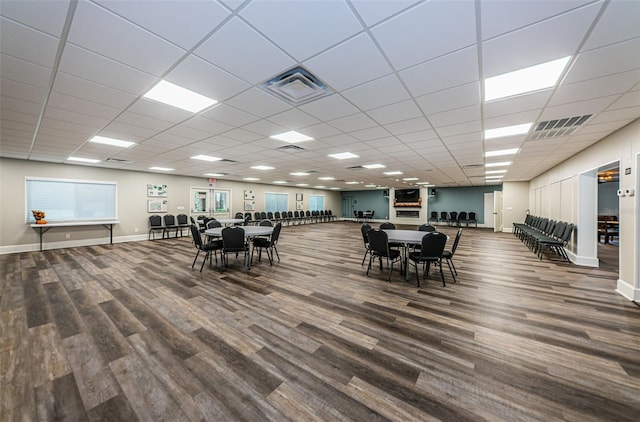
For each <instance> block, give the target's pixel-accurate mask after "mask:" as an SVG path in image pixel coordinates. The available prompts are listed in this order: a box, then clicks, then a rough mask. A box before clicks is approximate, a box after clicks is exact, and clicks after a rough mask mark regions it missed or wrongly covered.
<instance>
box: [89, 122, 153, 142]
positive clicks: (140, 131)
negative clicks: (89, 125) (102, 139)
mask: <svg viewBox="0 0 640 422" xmlns="http://www.w3.org/2000/svg"><path fill="white" fill-rule="evenodd" d="M155 134H156V131H154V130H149V129H147V128H143V127H140V126H135V125H130V124H127V123H122V122H111V123H109V124H108V125H107V126H106V127H105V128H104V129H102V130H101V131H100V133H98V135H100V136H106V137H107V138H115V139H123V140H126V141H132V142H140V141H142V140H144V139H146V138H150V137H151V136H153V135H155Z"/></svg>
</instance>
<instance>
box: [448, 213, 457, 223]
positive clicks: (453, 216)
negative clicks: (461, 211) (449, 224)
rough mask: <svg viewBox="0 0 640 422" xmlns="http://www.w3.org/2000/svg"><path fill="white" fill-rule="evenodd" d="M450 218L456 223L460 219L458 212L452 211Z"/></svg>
mask: <svg viewBox="0 0 640 422" xmlns="http://www.w3.org/2000/svg"><path fill="white" fill-rule="evenodd" d="M449 217H450V218H451V221H456V220H457V219H458V211H451V212H450V213H449Z"/></svg>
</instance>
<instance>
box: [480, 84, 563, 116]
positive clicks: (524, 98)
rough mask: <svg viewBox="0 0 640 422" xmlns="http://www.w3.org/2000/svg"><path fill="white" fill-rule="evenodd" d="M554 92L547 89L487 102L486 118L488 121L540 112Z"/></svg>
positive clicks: (485, 105)
mask: <svg viewBox="0 0 640 422" xmlns="http://www.w3.org/2000/svg"><path fill="white" fill-rule="evenodd" d="M552 92H553V90H551V89H546V90H543V91H538V92H534V93H531V94H525V95H518V96H515V97H509V98H504V99H500V100H495V101H489V102H485V103H484V104H483V108H484V118H485V119H488V118H491V117H497V116H502V115H505V114H513V113H520V112H522V111H528V110H540V109H541V108H542V107H544V105H545V104H546V103H547V101H549V97H550V96H551V94H552Z"/></svg>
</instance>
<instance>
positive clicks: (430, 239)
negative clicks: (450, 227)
mask: <svg viewBox="0 0 640 422" xmlns="http://www.w3.org/2000/svg"><path fill="white" fill-rule="evenodd" d="M446 244H447V235H446V234H444V233H440V232H429V233H426V234H425V235H424V237H423V238H422V245H421V247H420V258H423V259H424V258H429V259H440V258H442V254H443V253H444V247H445V245H446Z"/></svg>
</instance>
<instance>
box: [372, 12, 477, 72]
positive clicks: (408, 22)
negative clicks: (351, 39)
mask: <svg viewBox="0 0 640 422" xmlns="http://www.w3.org/2000/svg"><path fill="white" fill-rule="evenodd" d="M372 33H373V35H374V37H375V38H376V40H377V41H378V43H379V44H380V45H381V47H382V49H383V51H384V53H385V54H386V55H387V57H388V58H389V60H391V63H392V64H393V66H394V67H395V68H396V69H398V70H400V69H405V68H407V67H409V66H413V65H416V64H418V63H421V62H424V61H426V60H431V59H433V58H435V57H438V56H441V55H444V54H447V53H450V52H452V51H456V50H459V49H461V48H465V47H469V46H471V45H473V44H475V42H476V23H475V7H474V3H473V2H470V1H450V2H443V1H438V2H427V3H422V4H420V5H418V6H416V7H413V8H411V9H409V10H408V11H406V12H403V13H401V14H400V15H398V16H396V17H394V18H392V19H390V20H388V21H386V22H384V23H382V24H380V25H378V26H376V27H375V28H373V29H372ZM408 40H410V41H408ZM421 40H422V41H421ZM429 40H438V41H437V42H429Z"/></svg>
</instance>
